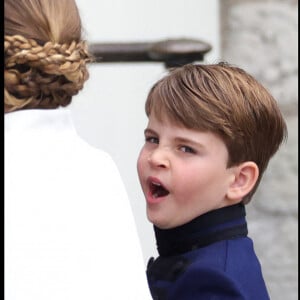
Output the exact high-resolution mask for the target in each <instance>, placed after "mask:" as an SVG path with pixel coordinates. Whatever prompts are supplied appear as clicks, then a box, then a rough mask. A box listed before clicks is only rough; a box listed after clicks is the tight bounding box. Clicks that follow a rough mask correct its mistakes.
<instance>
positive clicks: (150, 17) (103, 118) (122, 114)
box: [71, 0, 220, 265]
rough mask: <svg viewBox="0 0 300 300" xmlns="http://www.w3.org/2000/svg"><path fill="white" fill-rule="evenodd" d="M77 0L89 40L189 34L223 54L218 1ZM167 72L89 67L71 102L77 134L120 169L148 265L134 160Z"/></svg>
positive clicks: (144, 66) (152, 251)
mask: <svg viewBox="0 0 300 300" xmlns="http://www.w3.org/2000/svg"><path fill="white" fill-rule="evenodd" d="M77 3H78V6H79V9H80V12H81V16H82V23H83V25H84V27H85V36H86V38H87V39H88V40H89V41H90V42H140V41H142V42H143V41H146V42H148V41H157V40H160V39H167V38H182V37H188V38H195V39H200V40H203V41H206V42H208V43H209V44H211V45H212V46H213V50H212V51H211V52H209V54H208V55H207V56H206V57H207V59H209V60H211V61H215V60H216V59H217V58H218V57H219V41H220V39H219V18H218V11H219V7H218V1H216V0H210V1H209V2H208V1H205V0H188V1H181V0H163V1H162V0H151V1H147V0H142V1H141V0H126V1H124V0H101V1H95V0H77ZM207 3H209V5H207ZM163 72H165V68H164V66H163V64H162V63H135V64H132V63H109V64H108V63H102V64H97V65H94V66H91V68H90V79H89V80H88V81H87V83H86V85H85V88H84V90H83V91H82V92H81V93H80V94H79V95H78V96H77V97H76V98H75V99H74V101H73V104H72V106H71V109H72V112H73V116H74V118H75V125H76V127H77V130H78V132H79V134H80V135H81V136H82V137H83V138H84V139H85V140H86V141H88V142H89V143H90V144H92V145H94V146H96V147H99V148H102V149H104V150H106V151H107V152H109V153H110V154H111V155H112V157H113V158H114V160H115V162H116V163H117V165H118V167H119V169H120V172H121V175H122V177H123V180H124V183H125V185H126V188H127V191H128V194H129V197H130V201H131V204H132V209H133V212H134V216H135V219H136V224H137V227H138V233H139V236H140V239H141V244H142V249H143V253H144V258H145V265H146V262H147V261H148V259H149V257H150V256H153V255H154V256H156V255H157V252H156V246H155V240H154V234H153V230H152V226H151V225H150V223H149V222H148V221H147V220H146V214H145V200H144V197H143V194H142V191H141V189H140V186H139V182H138V177H137V172H136V160H137V156H138V153H139V150H140V148H141V146H142V145H143V143H144V134H143V131H144V128H145V126H146V124H147V118H146V116H145V113H144V103H145V99H146V95H147V92H148V90H149V89H150V87H151V85H152V84H153V83H154V82H155V81H156V80H157V79H158V78H159V77H160V76H161V75H162V74H163ZM99 186H101V182H99ZM103 201H105V199H103ZM116 209H118V208H117V207H116ZM120 226H122V224H120Z"/></svg>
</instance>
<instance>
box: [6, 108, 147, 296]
mask: <svg viewBox="0 0 300 300" xmlns="http://www.w3.org/2000/svg"><path fill="white" fill-rule="evenodd" d="M4 154H5V166H4V167H5V299H6V300H76V299H80V300H93V299H95V300H96V299H97V300H102V299H103V300H110V299H112V300H146V299H151V297H150V293H149V290H148V285H147V281H146V274H145V267H144V263H143V257H142V252H141V247H140V244H139V239H138V235H137V230H136V227H135V222H134V218H133V214H132V211H131V207H130V203H129V200H128V197H127V194H126V191H125V187H124V185H123V182H122V180H121V177H120V174H119V171H118V170H117V167H116V165H115V163H114V162H113V160H112V158H111V157H110V156H109V155H108V154H106V153H105V152H103V151H101V150H99V149H95V148H93V147H91V146H90V145H89V144H87V143H86V142H85V141H83V140H82V139H80V137H79V136H78V135H77V133H76V131H75V128H74V126H73V124H72V121H71V117H70V112H69V111H68V109H67V108H59V109H51V110H41V109H32V110H21V111H17V112H11V113H7V114H5V153H4Z"/></svg>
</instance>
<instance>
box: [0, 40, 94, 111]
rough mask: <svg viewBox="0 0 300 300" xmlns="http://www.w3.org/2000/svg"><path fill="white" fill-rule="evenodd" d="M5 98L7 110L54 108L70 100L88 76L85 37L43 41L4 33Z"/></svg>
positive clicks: (89, 57)
mask: <svg viewBox="0 0 300 300" xmlns="http://www.w3.org/2000/svg"><path fill="white" fill-rule="evenodd" d="M4 54H5V69H4V82H5V87H4V101H5V106H6V110H7V111H14V110H18V109H21V108H56V107H58V106H66V105H68V104H69V103H70V102H71V99H72V96H73V95H76V94H77V93H78V92H79V91H80V90H81V89H82V88H83V85H84V82H85V81H86V80H87V79H88V77H89V73H88V70H87V67H86V64H87V63H88V62H91V61H92V60H93V58H92V56H91V55H90V54H89V53H88V50H87V44H86V43H85V42H84V41H79V42H76V41H72V42H71V43H69V44H66V43H65V44H59V43H53V42H50V41H49V42H46V43H45V44H44V45H39V44H38V43H37V41H36V40H34V39H27V38H25V37H24V36H21V35H12V36H10V35H5V36H4Z"/></svg>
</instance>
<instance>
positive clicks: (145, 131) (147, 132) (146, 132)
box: [144, 128, 158, 135]
mask: <svg viewBox="0 0 300 300" xmlns="http://www.w3.org/2000/svg"><path fill="white" fill-rule="evenodd" d="M144 134H155V135H158V134H157V133H156V132H155V131H154V130H152V129H150V128H146V129H145V130H144Z"/></svg>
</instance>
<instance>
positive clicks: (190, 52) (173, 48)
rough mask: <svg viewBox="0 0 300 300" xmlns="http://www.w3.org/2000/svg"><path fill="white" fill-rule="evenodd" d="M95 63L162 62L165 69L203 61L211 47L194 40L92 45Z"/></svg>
mask: <svg viewBox="0 0 300 300" xmlns="http://www.w3.org/2000/svg"><path fill="white" fill-rule="evenodd" d="M89 49H90V52H91V53H92V54H93V56H94V57H95V62H96V63H105V62H163V63H164V64H165V67H166V68H173V67H178V66H181V65H185V64H188V63H193V62H195V61H203V59H204V55H205V54H206V53H207V52H209V51H210V50H211V49H212V47H211V45H210V44H208V43H206V42H203V41H200V40H194V39H185V38H183V39H167V40H162V41H157V42H140V43H93V44H91V45H90V47H89Z"/></svg>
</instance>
